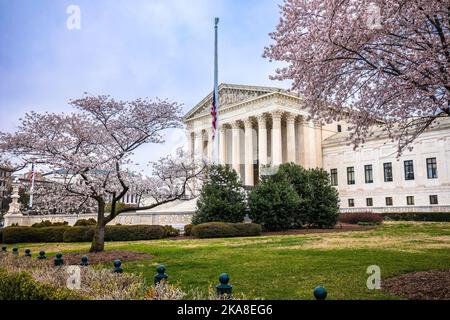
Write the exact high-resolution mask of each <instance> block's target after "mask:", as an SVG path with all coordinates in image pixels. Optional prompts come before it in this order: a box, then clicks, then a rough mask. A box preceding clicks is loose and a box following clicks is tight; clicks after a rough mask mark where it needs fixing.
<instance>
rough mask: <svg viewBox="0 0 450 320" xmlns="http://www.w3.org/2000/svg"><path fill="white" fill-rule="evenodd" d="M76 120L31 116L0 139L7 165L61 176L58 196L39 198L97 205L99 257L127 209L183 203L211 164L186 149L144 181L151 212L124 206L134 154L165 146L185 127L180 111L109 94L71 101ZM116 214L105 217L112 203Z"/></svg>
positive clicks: (46, 193)
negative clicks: (112, 225) (167, 133)
mask: <svg viewBox="0 0 450 320" xmlns="http://www.w3.org/2000/svg"><path fill="white" fill-rule="evenodd" d="M70 104H71V105H72V106H74V107H75V109H76V110H75V111H74V112H73V113H71V114H63V113H61V114H55V113H44V114H39V113H35V112H31V113H29V114H26V116H25V117H24V118H23V119H21V124H20V126H19V128H18V130H17V131H16V132H14V133H0V153H1V154H2V157H1V159H0V160H3V162H4V163H8V164H9V165H12V163H14V165H15V167H16V168H22V167H24V166H26V165H27V164H29V163H31V162H35V163H39V164H42V165H45V166H47V167H48V168H50V169H51V170H58V172H60V173H61V174H60V179H55V180H54V181H53V183H52V187H51V190H49V188H42V190H39V189H38V190H37V191H36V192H37V194H38V195H39V196H40V197H41V200H42V201H43V202H47V203H48V204H50V203H52V204H53V205H57V204H58V203H62V202H63V201H64V203H68V202H69V203H72V204H73V205H75V204H79V205H81V204H84V203H86V202H89V201H94V202H95V203H96V206H97V226H96V230H95V235H94V239H93V241H92V245H91V249H90V250H91V252H98V251H102V250H103V249H104V236H105V226H106V224H107V223H109V222H111V221H112V220H113V219H114V218H115V217H117V215H119V214H120V213H122V212H124V211H130V210H133V211H134V210H144V209H151V208H153V207H156V206H158V205H161V204H163V203H168V202H171V201H175V200H177V199H181V198H182V197H184V195H185V194H186V193H187V192H188V191H189V188H190V187H191V185H192V182H193V181H196V180H197V179H195V178H197V177H200V176H201V174H202V172H203V170H204V164H203V163H199V162H195V161H194V160H193V159H191V157H190V156H189V155H187V154H186V153H185V152H184V151H183V150H181V149H180V150H178V151H177V153H176V154H175V155H170V156H167V157H164V158H162V159H161V160H159V161H157V162H155V163H153V165H152V169H153V172H152V174H153V175H152V176H151V177H148V178H145V179H142V181H143V182H142V184H143V186H144V189H145V191H146V193H147V194H148V196H149V197H151V198H152V199H153V201H152V203H151V204H150V205H148V206H141V207H139V208H132V209H130V208H121V209H119V208H118V206H117V204H118V203H119V201H121V199H122V198H123V197H124V195H125V194H126V193H127V192H128V191H129V190H130V188H133V183H136V179H137V174H136V173H135V172H133V170H132V168H133V164H134V162H133V152H134V151H135V150H136V149H138V148H139V147H140V146H142V145H144V144H147V143H163V142H164V139H163V136H162V134H163V131H164V130H166V129H171V128H179V127H180V126H181V122H180V119H181V118H180V112H181V109H180V105H178V104H177V103H174V102H169V101H167V100H160V99H156V100H154V101H153V100H148V99H138V100H134V101H117V100H115V99H113V98H111V97H109V96H85V97H84V98H82V99H77V100H73V101H70ZM107 202H110V205H111V210H110V212H109V213H108V214H107V213H106V212H105V206H106V203H107Z"/></svg>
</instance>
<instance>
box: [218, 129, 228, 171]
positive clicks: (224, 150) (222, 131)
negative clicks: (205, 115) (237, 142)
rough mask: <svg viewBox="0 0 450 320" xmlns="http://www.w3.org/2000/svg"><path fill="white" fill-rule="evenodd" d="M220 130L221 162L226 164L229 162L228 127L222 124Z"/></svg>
mask: <svg viewBox="0 0 450 320" xmlns="http://www.w3.org/2000/svg"><path fill="white" fill-rule="evenodd" d="M219 131H220V132H219V163H220V164H222V165H224V164H226V162H227V160H226V159H227V128H225V126H224V125H222V126H220V129H219Z"/></svg>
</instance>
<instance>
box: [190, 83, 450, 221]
mask: <svg viewBox="0 0 450 320" xmlns="http://www.w3.org/2000/svg"><path fill="white" fill-rule="evenodd" d="M211 103H212V92H211V93H210V94H209V95H208V96H206V97H205V98H204V99H203V100H202V101H200V102H199V103H198V104H197V105H196V106H195V107H194V108H193V109H192V110H191V111H189V112H188V113H187V114H186V115H185V117H184V122H185V124H186V135H187V140H188V146H189V149H190V150H191V152H192V155H193V156H201V157H206V158H211V156H212V152H213V143H211V114H210V108H211ZM308 115H309V114H308V110H307V109H306V108H304V107H303V105H302V99H301V98H299V97H298V96H297V95H294V94H292V93H289V92H286V91H284V90H282V89H279V88H273V87H260V86H244V85H232V84H221V85H220V86H219V130H218V133H217V134H218V136H219V141H220V147H219V162H220V163H222V164H229V165H231V166H232V167H233V168H234V169H235V170H236V171H237V172H238V173H239V176H240V178H241V181H242V183H243V184H244V185H245V186H254V185H255V184H256V183H257V182H258V179H259V176H260V174H264V170H267V167H268V166H269V167H272V168H276V166H277V165H280V164H282V163H286V162H293V163H297V164H300V165H302V166H303V167H305V168H316V167H319V168H323V169H325V170H327V171H328V172H329V173H330V178H331V183H332V185H334V186H335V187H336V188H337V189H338V191H339V194H340V199H341V203H340V206H341V210H342V211H356V210H368V209H370V210H371V211H376V212H383V211H384V212H394V211H396V212H401V211H405V212H406V211H407V212H419V211H422V212H423V211H426V212H428V211H450V119H449V118H448V117H447V118H443V119H442V120H440V121H439V124H438V125H436V126H434V127H433V128H431V129H429V130H427V131H425V132H424V133H423V134H422V135H421V136H419V138H418V139H417V140H416V142H415V143H414V148H413V150H412V151H406V152H405V153H404V154H403V155H402V156H401V157H400V158H399V159H397V158H396V150H397V148H396V147H397V146H396V143H395V142H391V141H390V140H389V138H388V137H387V134H386V133H385V132H384V131H382V128H379V127H378V128H375V127H374V128H373V130H372V131H373V133H374V134H373V135H372V136H371V137H369V138H368V139H367V142H366V143H365V145H364V147H362V148H358V149H357V150H356V151H355V150H353V146H352V145H350V140H349V132H348V125H347V124H346V123H345V122H343V121H342V122H333V123H330V124H326V125H321V124H320V123H317V122H315V121H312V120H309V119H308V118H309V117H308Z"/></svg>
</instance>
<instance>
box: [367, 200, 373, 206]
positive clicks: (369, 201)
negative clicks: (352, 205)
mask: <svg viewBox="0 0 450 320" xmlns="http://www.w3.org/2000/svg"><path fill="white" fill-rule="evenodd" d="M366 205H367V206H368V207H371V206H373V199H372V198H366Z"/></svg>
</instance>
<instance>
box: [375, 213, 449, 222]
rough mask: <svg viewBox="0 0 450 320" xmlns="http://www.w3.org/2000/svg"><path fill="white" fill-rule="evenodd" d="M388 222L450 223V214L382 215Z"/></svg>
mask: <svg viewBox="0 0 450 320" xmlns="http://www.w3.org/2000/svg"><path fill="white" fill-rule="evenodd" d="M382 215H383V217H384V218H385V219H386V220H394V221H435V222H450V212H405V213H382Z"/></svg>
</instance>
